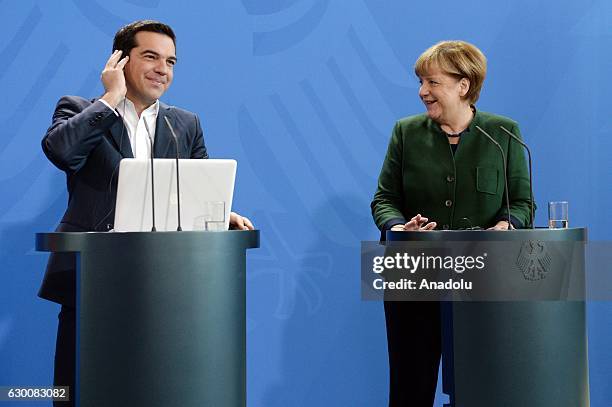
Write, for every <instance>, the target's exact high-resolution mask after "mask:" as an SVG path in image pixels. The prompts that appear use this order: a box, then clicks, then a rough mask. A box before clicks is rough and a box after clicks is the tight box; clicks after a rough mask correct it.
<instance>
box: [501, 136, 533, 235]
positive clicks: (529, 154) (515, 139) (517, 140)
mask: <svg viewBox="0 0 612 407" xmlns="http://www.w3.org/2000/svg"><path fill="white" fill-rule="evenodd" d="M499 128H500V129H502V130H503V131H505V132H506V133H507V134H508V135H509V136H510V137H512V139H513V140H514V141H516V142H517V143H519V144H520V145H521V146H523V148H524V149H525V150H527V157H528V158H529V199H530V201H531V202H530V203H531V205H530V207H531V212H530V214H529V221H530V222H531V228H532V229H535V226H534V224H533V218H534V212H535V210H534V208H533V178H532V176H533V175H532V174H533V172H532V170H531V150H530V149H529V147H527V144H525V143H524V142H523V140H521V139H520V138H518V137H517V136H515V135H514V133H512V132H511V131H510V130H508V129H506V128H505V127H504V126H499Z"/></svg>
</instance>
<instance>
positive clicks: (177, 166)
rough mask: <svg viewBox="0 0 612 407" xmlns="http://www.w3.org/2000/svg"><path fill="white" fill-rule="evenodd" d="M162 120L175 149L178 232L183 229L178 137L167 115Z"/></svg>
mask: <svg viewBox="0 0 612 407" xmlns="http://www.w3.org/2000/svg"><path fill="white" fill-rule="evenodd" d="M164 120H165V121H166V124H167V125H168V128H169V129H170V133H172V138H173V139H174V146H175V149H176V203H177V210H178V214H177V216H178V227H177V228H176V230H177V231H178V232H180V231H182V230H183V229H182V228H181V184H180V181H179V148H178V137H176V133H175V132H174V129H173V128H172V125H171V124H170V120H168V116H164Z"/></svg>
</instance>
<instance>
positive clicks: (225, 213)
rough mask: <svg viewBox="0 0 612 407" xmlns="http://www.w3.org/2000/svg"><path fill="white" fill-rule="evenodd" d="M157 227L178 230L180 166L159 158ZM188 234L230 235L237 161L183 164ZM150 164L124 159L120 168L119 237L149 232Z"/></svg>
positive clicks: (182, 199)
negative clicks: (212, 232) (223, 232)
mask: <svg viewBox="0 0 612 407" xmlns="http://www.w3.org/2000/svg"><path fill="white" fill-rule="evenodd" d="M153 169H154V174H153V176H154V179H155V227H156V229H157V230H158V231H175V230H176V229H177V225H178V211H177V203H178V197H177V193H176V190H177V189H176V160H175V159H170V158H156V159H155V160H154V164H153ZM179 174H180V179H179V187H180V192H181V196H180V204H181V227H182V229H183V230H227V229H228V228H229V214H230V210H231V207H232V198H233V195H234V181H235V178H236V161H235V160H217V159H215V160H212V159H207V160H198V159H181V160H179ZM151 199H152V197H151V160H142V159H135V158H125V159H123V160H121V163H120V164H119V182H118V186H117V202H116V205H115V231H117V232H149V231H151V226H152V216H151V213H152V211H151Z"/></svg>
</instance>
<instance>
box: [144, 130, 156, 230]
mask: <svg viewBox="0 0 612 407" xmlns="http://www.w3.org/2000/svg"><path fill="white" fill-rule="evenodd" d="M142 121H143V122H144V125H145V129H146V130H147V136H148V138H149V143H150V144H151V216H152V223H153V226H152V227H151V232H156V231H157V229H156V228H155V173H154V172H153V161H154V160H153V137H151V131H150V130H149V125H148V124H147V120H146V119H144V118H143V120H142Z"/></svg>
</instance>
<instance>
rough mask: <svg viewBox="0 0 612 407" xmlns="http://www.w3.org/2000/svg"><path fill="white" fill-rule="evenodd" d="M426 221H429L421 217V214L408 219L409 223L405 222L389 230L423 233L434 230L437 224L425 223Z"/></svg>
mask: <svg viewBox="0 0 612 407" xmlns="http://www.w3.org/2000/svg"><path fill="white" fill-rule="evenodd" d="M428 220H429V219H428V218H426V217H424V216H421V214H420V213H419V214H417V215H416V216H415V217H413V218H412V219H410V221H409V222H406V224H404V225H395V226H393V227H392V228H391V230H394V231H409V230H419V231H425V230H433V229H435V228H436V226H437V225H438V224H437V223H436V222H429V223H427V221H428Z"/></svg>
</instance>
